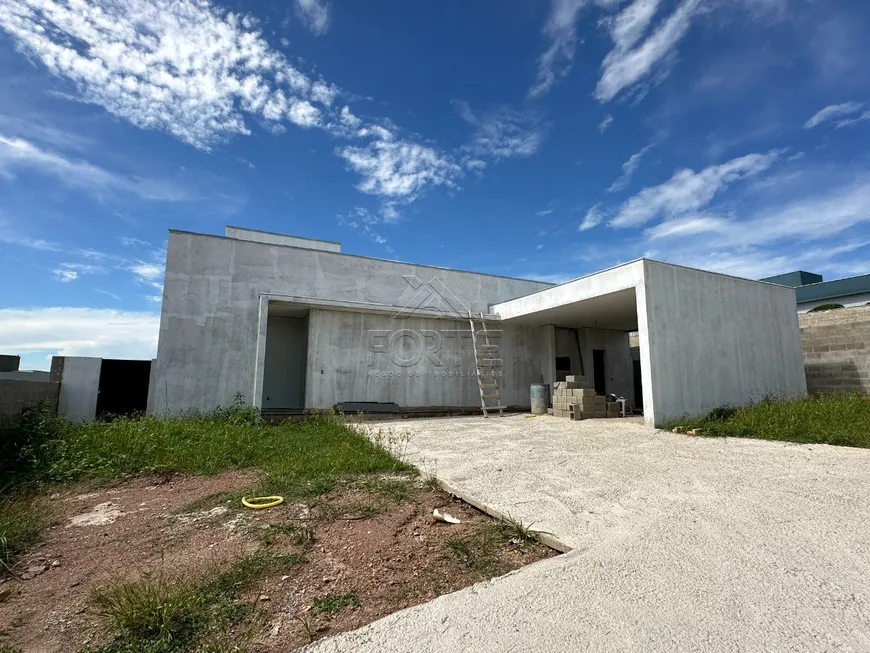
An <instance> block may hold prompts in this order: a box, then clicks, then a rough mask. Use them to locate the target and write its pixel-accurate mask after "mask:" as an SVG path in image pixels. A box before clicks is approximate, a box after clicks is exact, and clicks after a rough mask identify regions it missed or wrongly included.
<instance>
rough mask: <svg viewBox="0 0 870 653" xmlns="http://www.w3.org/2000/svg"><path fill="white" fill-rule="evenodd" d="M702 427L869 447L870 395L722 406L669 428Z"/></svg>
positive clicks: (742, 435) (733, 434)
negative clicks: (743, 405)
mask: <svg viewBox="0 0 870 653" xmlns="http://www.w3.org/2000/svg"><path fill="white" fill-rule="evenodd" d="M676 426H683V427H685V428H687V429H694V428H698V429H701V432H702V433H703V434H704V435H710V436H727V437H735V438H759V439H762V440H781V441H786V442H800V443H807V444H832V445H839V446H848V447H864V448H870V397H867V396H865V395H860V394H831V395H818V396H813V397H807V398H804V399H794V400H788V401H785V400H779V399H764V400H762V401H760V402H758V403H757V404H755V405H753V406H749V407H746V408H734V407H723V408H717V409H716V410H714V411H712V412H711V413H710V414H708V415H706V416H705V417H699V418H694V419H684V420H680V421H677V422H673V423H671V424H668V425H667V426H666V427H665V428H668V429H673V428H674V427H676Z"/></svg>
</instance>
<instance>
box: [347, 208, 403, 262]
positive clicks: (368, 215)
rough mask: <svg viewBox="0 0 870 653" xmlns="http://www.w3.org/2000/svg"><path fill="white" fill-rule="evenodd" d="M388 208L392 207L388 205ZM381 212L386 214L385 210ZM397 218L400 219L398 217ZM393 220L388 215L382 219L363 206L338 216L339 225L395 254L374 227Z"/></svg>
mask: <svg viewBox="0 0 870 653" xmlns="http://www.w3.org/2000/svg"><path fill="white" fill-rule="evenodd" d="M387 206H391V205H390V204H389V203H388V204H387ZM393 210H394V209H393ZM381 212H382V213H384V209H382V211H381ZM395 217H396V218H398V215H396V216H395ZM391 220H392V218H390V217H387V216H386V215H385V216H384V217H383V218H380V217H378V216H377V215H375V214H373V213H372V212H371V211H369V210H368V209H367V208H365V207H362V206H356V207H354V208H353V209H352V210H351V211H350V212H349V213H348V214H347V215H339V216H338V224H340V225H342V226H345V227H350V228H351V229H353V230H354V231H357V232H359V233H361V234H362V235H363V236H365V237H366V238H368V239H369V240H371V241H372V242H373V243H375V244H377V245H383V246H384V248H385V249H386V250H387V251H388V252H389V253H390V254H393V253H394V252H395V250H394V249H393V248H392V247H390V246H389V245H388V244H387V242H388V241H387V239H386V238H384V237H383V236H382V235H381V234H380V233H379V232H377V231H376V230H375V229H374V225H378V224H382V223H384V222H390V221H391Z"/></svg>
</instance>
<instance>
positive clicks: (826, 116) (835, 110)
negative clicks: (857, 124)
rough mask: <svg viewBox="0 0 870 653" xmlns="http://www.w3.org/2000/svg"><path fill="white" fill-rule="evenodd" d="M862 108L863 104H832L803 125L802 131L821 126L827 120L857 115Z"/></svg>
mask: <svg viewBox="0 0 870 653" xmlns="http://www.w3.org/2000/svg"><path fill="white" fill-rule="evenodd" d="M863 107H864V103H863V102H843V103H842V104H832V105H830V106H827V107H825V108H824V109H821V110H820V111H818V112H816V114H815V115H814V116H813V117H812V118H810V119H809V120H807V121H806V122H805V123H804V129H812V128H813V127H817V126H818V125H821V124H822V123H823V122H827V121H828V120H834V119H836V118H842V117H843V116H848V115H852V114H855V113H858V112H859V111H860V110H861V109H862V108H863Z"/></svg>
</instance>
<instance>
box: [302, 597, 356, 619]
mask: <svg viewBox="0 0 870 653" xmlns="http://www.w3.org/2000/svg"><path fill="white" fill-rule="evenodd" d="M360 605H361V604H360V601H359V597H358V596H357V593H356V592H355V591H350V592H345V593H344V594H324V595H323V596H318V597H317V598H315V599H314V604H313V605H312V607H311V615H312V616H314V617H317V616H319V615H323V616H325V617H326V618H327V619H332V618H334V617H335V616H336V615H337V614H338V613H339V612H341V611H342V610H343V609H344V608H347V607H350V606H354V607H358V606H360Z"/></svg>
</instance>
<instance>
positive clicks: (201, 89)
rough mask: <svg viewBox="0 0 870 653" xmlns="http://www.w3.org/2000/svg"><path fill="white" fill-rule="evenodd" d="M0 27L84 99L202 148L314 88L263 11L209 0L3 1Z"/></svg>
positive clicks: (242, 129) (244, 128)
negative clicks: (279, 47)
mask: <svg viewBox="0 0 870 653" xmlns="http://www.w3.org/2000/svg"><path fill="white" fill-rule="evenodd" d="M0 28H2V29H4V30H5V31H6V32H8V33H9V34H10V36H11V37H12V38H13V40H14V41H15V43H16V44H17V45H18V47H19V48H21V49H22V50H24V51H25V52H27V53H28V54H29V55H30V56H31V57H33V58H35V59H36V60H38V61H40V62H42V63H43V65H45V66H46V67H47V68H48V70H49V71H50V72H52V73H53V74H55V75H57V76H60V77H64V78H66V79H69V80H70V81H72V82H73V83H75V85H76V86H77V87H78V89H79V92H80V93H81V94H82V96H83V98H84V99H85V101H87V102H90V103H93V104H97V105H100V106H102V107H104V108H105V109H106V110H108V111H110V112H111V113H113V114H115V115H117V116H119V117H121V118H123V119H125V120H128V121H130V122H131V123H133V124H134V125H137V126H139V127H142V128H146V129H162V130H165V131H167V132H169V133H170V134H173V135H174V136H176V137H178V138H180V139H182V140H184V141H186V142H188V143H191V144H192V145H195V146H197V147H200V148H206V149H207V148H208V147H209V146H210V145H211V144H213V143H214V142H216V141H219V140H222V139H225V138H227V137H229V136H232V135H235V134H247V133H249V130H248V127H247V126H246V125H245V120H244V117H243V112H248V113H252V114H257V115H263V111H264V109H265V107H267V106H270V107H273V106H274V105H275V103H276V102H277V103H279V104H280V99H276V98H277V96H278V94H279V93H283V94H284V95H285V96H286V97H288V98H289V97H294V96H302V97H305V96H306V95H307V94H308V93H309V91H310V89H311V81H310V80H309V79H308V77H306V76H305V75H304V74H303V73H301V72H299V71H298V70H297V69H296V68H294V67H293V66H292V65H291V64H290V63H289V62H288V60H287V59H286V57H284V55H283V54H281V53H280V52H278V51H276V50H273V49H272V48H271V47H270V46H269V44H268V43H267V42H266V40H265V39H264V38H263V37H262V34H261V33H260V31H259V30H258V29H256V21H254V20H252V19H251V18H250V17H248V16H241V15H239V14H235V13H232V12H225V11H223V10H222V9H220V8H218V7H215V6H213V5H210V4H208V3H207V2H193V1H191V0H127V1H126V2H123V3H117V2H112V1H110V0H95V1H93V2H87V3H86V2H79V1H77V2H64V1H63V0H19V1H18V2H15V3H12V4H10V3H5V4H3V5H0ZM270 103H271V104H270Z"/></svg>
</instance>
